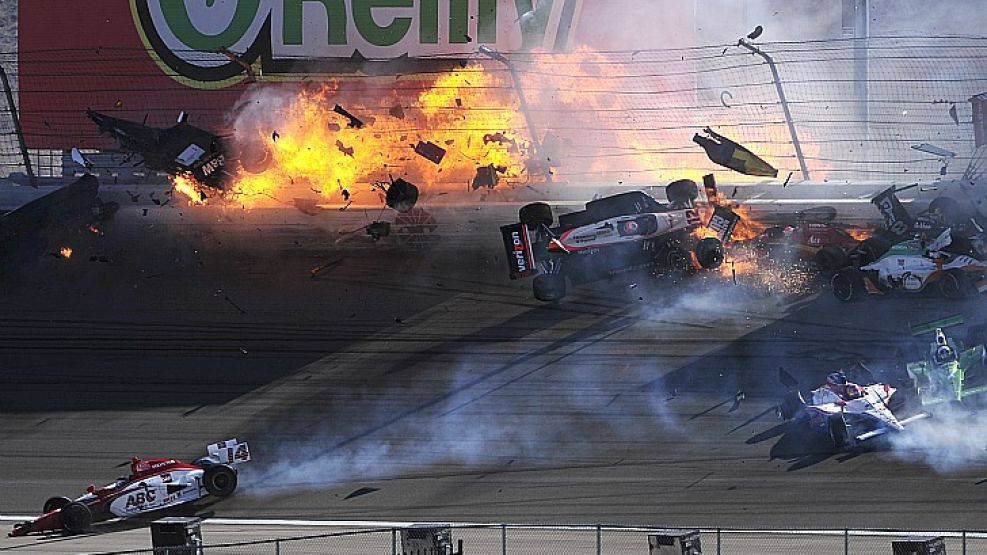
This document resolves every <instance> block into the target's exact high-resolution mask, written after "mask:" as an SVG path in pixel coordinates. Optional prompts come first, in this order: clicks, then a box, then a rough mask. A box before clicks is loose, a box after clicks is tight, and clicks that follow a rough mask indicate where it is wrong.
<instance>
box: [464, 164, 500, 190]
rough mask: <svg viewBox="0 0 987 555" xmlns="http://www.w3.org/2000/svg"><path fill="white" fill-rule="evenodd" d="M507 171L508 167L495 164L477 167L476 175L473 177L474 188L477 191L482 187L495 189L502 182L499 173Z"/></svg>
mask: <svg viewBox="0 0 987 555" xmlns="http://www.w3.org/2000/svg"><path fill="white" fill-rule="evenodd" d="M506 171H507V168H506V167H504V166H495V165H493V164H490V165H487V166H482V167H479V168H476V176H474V177H473V183H472V187H473V190H474V191H475V190H477V189H480V188H482V187H486V188H487V189H493V188H494V187H496V186H497V183H499V182H500V176H499V175H498V173H504V172H506Z"/></svg>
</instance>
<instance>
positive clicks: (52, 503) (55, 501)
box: [41, 497, 72, 514]
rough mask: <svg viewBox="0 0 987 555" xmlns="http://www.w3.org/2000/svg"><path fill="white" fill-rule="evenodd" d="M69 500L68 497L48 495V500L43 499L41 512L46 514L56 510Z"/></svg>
mask: <svg viewBox="0 0 987 555" xmlns="http://www.w3.org/2000/svg"><path fill="white" fill-rule="evenodd" d="M71 502H72V500H71V499H69V498H68V497H49V498H48V500H47V501H45V504H44V508H43V509H41V514H48V513H50V512H52V511H57V510H58V509H61V508H62V507H64V506H66V505H68V504H69V503H71Z"/></svg>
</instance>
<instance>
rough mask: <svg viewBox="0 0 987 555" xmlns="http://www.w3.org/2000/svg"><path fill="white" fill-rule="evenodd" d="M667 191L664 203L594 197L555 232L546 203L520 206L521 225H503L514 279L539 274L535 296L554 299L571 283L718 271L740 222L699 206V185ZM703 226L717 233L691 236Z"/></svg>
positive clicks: (637, 194)
mask: <svg viewBox="0 0 987 555" xmlns="http://www.w3.org/2000/svg"><path fill="white" fill-rule="evenodd" d="M665 194H666V196H667V198H668V203H667V204H662V203H660V202H658V201H657V200H655V199H654V198H653V197H652V196H650V195H648V194H647V193H645V192H643V191H631V192H626V193H620V194H617V195H613V196H608V197H603V198H600V199H596V200H593V201H590V202H588V203H587V204H586V209H585V210H580V211H576V212H571V213H568V214H561V215H559V218H558V225H557V226H555V227H552V224H553V223H554V221H555V217H554V215H553V214H552V209H551V207H550V206H549V205H548V204H545V203H542V202H536V203H532V204H528V205H525V206H523V207H521V210H520V211H519V213H518V219H519V220H520V221H519V223H514V224H509V225H505V226H502V227H501V228H500V231H501V235H502V236H503V240H504V248H505V250H506V252H507V263H508V265H509V267H510V277H511V279H518V278H523V277H528V276H535V277H534V282H533V290H534V296H535V298H536V299H538V300H541V301H555V300H559V299H561V298H563V297H565V295H566V279H567V278H568V279H569V280H570V281H572V282H573V283H585V282H589V281H594V280H598V279H603V278H606V277H609V276H613V275H615V274H618V273H621V272H626V271H631V270H634V269H643V268H652V269H654V270H656V271H657V272H659V273H671V272H675V271H682V272H685V273H690V274H691V273H694V272H695V271H697V270H699V269H713V268H717V267H719V266H720V264H722V263H723V243H724V242H726V241H727V240H728V238H729V234H730V232H732V230H733V228H734V227H735V226H736V224H737V222H738V221H739V220H740V217H739V216H737V215H736V214H735V213H734V212H733V211H731V210H730V209H729V208H727V207H722V206H717V207H715V209H713V210H702V209H701V208H700V207H697V206H696V199H697V198H698V197H699V187H698V186H697V185H696V183H695V182H694V181H691V180H688V179H682V180H678V181H674V182H672V183H670V184H668V186H666V188H665ZM707 215H708V218H707V217H706V216H707ZM704 219H706V221H705V222H704ZM703 226H705V227H707V228H708V229H710V230H712V232H713V234H716V233H719V235H720V236H719V237H698V236H697V234H695V233H693V232H694V231H695V230H697V229H698V228H700V227H703Z"/></svg>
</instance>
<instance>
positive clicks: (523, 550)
mask: <svg viewBox="0 0 987 555" xmlns="http://www.w3.org/2000/svg"><path fill="white" fill-rule="evenodd" d="M447 528H448V529H449V530H450V531H451V537H452V540H453V541H452V543H451V545H448V546H443V547H439V548H437V549H434V550H427V549H424V548H423V549H419V550H415V551H409V550H403V549H402V547H403V543H402V529H375V530H361V531H347V532H340V533H331V534H318V535H306V536H297V537H286V538H279V539H271V540H263V541H251V542H238V543H228V544H221V545H209V544H208V543H206V545H204V546H202V547H201V548H198V551H196V550H191V551H187V552H186V551H177V550H176V549H175V548H170V549H171V551H168V550H167V549H160V548H159V549H157V550H154V549H147V550H136V551H114V552H106V553H104V554H102V555H124V554H128V555H130V554H133V555H136V554H147V555H151V554H157V555H161V554H169V555H177V554H178V553H183V554H184V553H188V554H189V555H191V554H192V553H201V554H202V555H208V554H217V555H219V554H234V553H236V554H244V555H247V554H250V555H253V554H256V555H268V554H271V555H289V554H290V555H304V554H313V555H314V554H339V555H342V554H346V555H357V554H367V555H398V554H401V555H467V554H468V555H474V554H476V555H551V554H558V555H582V554H585V555H626V554H631V553H641V554H648V553H655V554H660V555H667V554H671V553H675V554H676V555H678V554H682V555H699V554H702V553H704V554H717V555H739V554H745V555H746V554H751V553H757V554H761V555H774V554H778V555H790V554H792V553H798V554H800V555H817V554H820V555H822V554H833V555H836V554H844V555H856V554H860V555H863V554H872V553H892V546H893V543H894V542H908V543H909V544H910V549H912V550H911V551H907V550H906V551H900V552H901V553H940V552H939V551H922V550H920V549H919V548H918V547H916V545H919V544H925V545H928V546H930V547H931V546H932V545H933V544H934V543H936V540H934V538H940V539H941V541H942V546H944V547H945V549H946V551H945V553H949V554H962V555H977V554H987V533H985V532H972V531H906V530H739V529H702V530H695V531H693V530H689V529H674V530H670V529H660V528H649V527H615V526H540V525H486V526H475V525H469V526H456V525H452V526H448V527H447ZM697 533H698V534H697ZM696 538H698V542H697V541H696ZM206 540H207V541H208V538H206ZM659 546H660V547H661V549H665V550H664V551H662V550H660V549H659ZM697 548H698V549H701V551H698V550H697ZM649 549H653V551H649ZM690 549H691V550H690ZM894 553H899V551H894Z"/></svg>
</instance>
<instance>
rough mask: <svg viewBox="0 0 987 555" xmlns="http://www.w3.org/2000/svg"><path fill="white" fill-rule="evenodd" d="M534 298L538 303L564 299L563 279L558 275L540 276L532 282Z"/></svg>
mask: <svg viewBox="0 0 987 555" xmlns="http://www.w3.org/2000/svg"><path fill="white" fill-rule="evenodd" d="M532 289H533V290H534V293H535V298H536V299H538V300H539V301H545V302H549V301H557V300H559V299H561V298H563V297H565V293H566V290H565V277H563V276H561V275H559V274H541V275H537V276H535V279H534V281H533V282H532Z"/></svg>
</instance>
